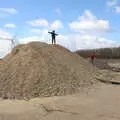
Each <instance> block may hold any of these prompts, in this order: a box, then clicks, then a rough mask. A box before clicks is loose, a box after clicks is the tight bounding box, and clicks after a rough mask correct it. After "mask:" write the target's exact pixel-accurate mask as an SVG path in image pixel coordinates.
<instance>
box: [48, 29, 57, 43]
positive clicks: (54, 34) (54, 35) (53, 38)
mask: <svg viewBox="0 0 120 120" xmlns="http://www.w3.org/2000/svg"><path fill="white" fill-rule="evenodd" d="M48 33H49V34H51V37H52V44H56V36H58V34H56V33H55V30H53V31H52V32H48Z"/></svg>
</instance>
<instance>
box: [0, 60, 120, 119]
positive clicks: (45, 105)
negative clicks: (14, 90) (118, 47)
mask: <svg viewBox="0 0 120 120" xmlns="http://www.w3.org/2000/svg"><path fill="white" fill-rule="evenodd" d="M105 62H106V61H104V60H98V61H97V63H98V64H99V65H100V66H103V65H104V64H103V63H105ZM106 65H107V66H108V68H110V69H108V68H107V69H103V68H101V70H99V71H98V74H97V75H96V77H97V78H98V79H102V80H107V81H115V82H116V81H117V82H119V81H120V72H119V66H120V60H109V61H108V60H107V64H106ZM116 70H117V71H116ZM119 93H120V85H119V84H111V82H106V83H103V82H101V83H99V84H98V85H97V86H96V87H95V88H93V89H90V90H89V92H87V93H86V92H83V93H78V94H74V95H68V96H62V97H49V98H36V99H32V100H30V101H24V100H2V99H1V100H0V120H120V95H119Z"/></svg>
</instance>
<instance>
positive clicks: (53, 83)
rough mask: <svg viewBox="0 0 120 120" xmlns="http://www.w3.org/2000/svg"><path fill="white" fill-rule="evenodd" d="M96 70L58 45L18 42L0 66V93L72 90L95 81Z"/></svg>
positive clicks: (58, 93) (31, 95) (7, 95)
mask: <svg viewBox="0 0 120 120" xmlns="http://www.w3.org/2000/svg"><path fill="white" fill-rule="evenodd" d="M95 71H96V70H95V68H94V67H93V66H92V65H91V64H90V63H89V62H88V61H86V60H85V59H83V58H82V57H80V56H79V55H77V54H76V53H72V52H70V51H69V50H67V49H66V48H63V47H61V46H59V45H48V44H45V43H40V42H32V43H28V44H24V45H18V46H17V47H16V48H14V49H13V51H12V52H11V53H10V54H8V55H7V56H6V57H5V58H4V63H3V64H2V65H1V66H0V97H4V98H11V99H12V98H16V99H24V98H29V99H30V98H34V97H49V96H61V95H67V94H73V93H76V92H79V91H80V90H82V89H83V88H89V87H90V86H92V85H93V84H95V83H96V79H95V78H94V75H95Z"/></svg>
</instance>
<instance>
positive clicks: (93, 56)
mask: <svg viewBox="0 0 120 120" xmlns="http://www.w3.org/2000/svg"><path fill="white" fill-rule="evenodd" d="M88 58H91V59H94V58H96V56H95V55H91V56H88Z"/></svg>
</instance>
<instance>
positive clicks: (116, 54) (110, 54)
mask: <svg viewBox="0 0 120 120" xmlns="http://www.w3.org/2000/svg"><path fill="white" fill-rule="evenodd" d="M76 53H78V54H79V55H80V56H82V57H85V58H86V57H88V56H90V55H96V57H97V58H114V59H118V58H120V47H119V48H100V49H93V50H79V51H76Z"/></svg>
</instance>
